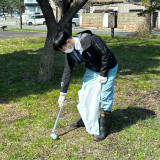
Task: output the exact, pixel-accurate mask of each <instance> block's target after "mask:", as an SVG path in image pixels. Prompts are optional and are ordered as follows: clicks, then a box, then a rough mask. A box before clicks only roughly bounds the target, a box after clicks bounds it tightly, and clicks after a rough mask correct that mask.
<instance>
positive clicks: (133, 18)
mask: <svg viewBox="0 0 160 160" xmlns="http://www.w3.org/2000/svg"><path fill="white" fill-rule="evenodd" d="M142 24H144V17H142V16H141V17H139V16H138V15H137V13H118V26H117V28H118V29H126V30H136V29H137V28H138V27H139V26H141V25H142Z"/></svg>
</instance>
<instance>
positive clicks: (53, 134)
mask: <svg viewBox="0 0 160 160" xmlns="http://www.w3.org/2000/svg"><path fill="white" fill-rule="evenodd" d="M62 107H63V106H61V107H60V110H59V113H58V116H57V119H56V122H55V124H54V127H53V129H52V133H51V134H50V136H51V137H52V138H53V139H54V140H55V139H57V137H58V136H57V135H56V134H55V133H54V131H55V129H56V126H57V122H58V119H59V115H60V113H61V109H62Z"/></svg>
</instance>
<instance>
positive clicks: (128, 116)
mask: <svg viewBox="0 0 160 160" xmlns="http://www.w3.org/2000/svg"><path fill="white" fill-rule="evenodd" d="M155 117H156V114H155V112H154V111H152V110H149V109H145V108H138V107H132V106H129V107H128V108H126V109H117V110H115V111H113V112H112V113H111V115H110V129H109V132H110V133H109V134H111V133H115V132H120V131H121V130H123V129H124V128H126V127H129V126H131V125H134V124H136V123H137V122H138V121H141V120H145V119H148V118H155Z"/></svg>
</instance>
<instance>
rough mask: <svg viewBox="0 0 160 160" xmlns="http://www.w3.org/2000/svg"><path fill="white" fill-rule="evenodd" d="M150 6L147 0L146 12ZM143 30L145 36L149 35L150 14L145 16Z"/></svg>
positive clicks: (149, 1)
mask: <svg viewBox="0 0 160 160" xmlns="http://www.w3.org/2000/svg"><path fill="white" fill-rule="evenodd" d="M151 5H152V1H151V0H147V2H146V7H145V9H146V10H148V9H149V8H150V6H151ZM144 30H145V32H146V33H147V34H151V13H147V14H145V23H144Z"/></svg>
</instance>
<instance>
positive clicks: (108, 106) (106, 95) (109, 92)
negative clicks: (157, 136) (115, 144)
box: [93, 64, 118, 141]
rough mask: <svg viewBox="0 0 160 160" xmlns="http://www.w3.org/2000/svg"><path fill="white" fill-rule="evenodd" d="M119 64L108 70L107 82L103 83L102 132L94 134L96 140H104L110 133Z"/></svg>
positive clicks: (100, 123) (100, 121) (100, 122)
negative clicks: (110, 115) (110, 118)
mask: <svg viewBox="0 0 160 160" xmlns="http://www.w3.org/2000/svg"><path fill="white" fill-rule="evenodd" d="M117 69H118V64H117V66H116V67H114V68H112V69H111V70H109V72H108V76H107V82H106V83H102V91H101V100H100V102H101V112H100V119H99V125H100V134H99V135H94V138H93V139H94V140H95V141H100V140H104V139H105V138H106V136H107V134H108V125H109V119H108V118H109V113H110V112H111V110H112V106H113V92H114V83H115V77H116V74H117Z"/></svg>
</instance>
